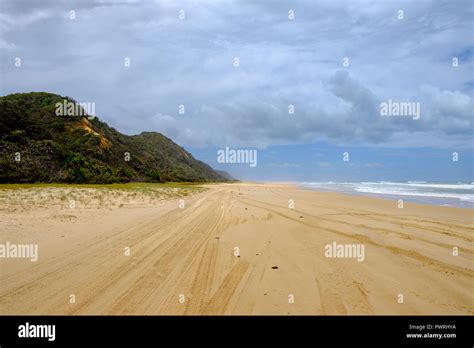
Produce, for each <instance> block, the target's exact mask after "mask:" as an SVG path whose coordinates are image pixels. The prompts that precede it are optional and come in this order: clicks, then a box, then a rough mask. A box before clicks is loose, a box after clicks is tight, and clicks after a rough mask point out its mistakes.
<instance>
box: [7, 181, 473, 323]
mask: <svg viewBox="0 0 474 348" xmlns="http://www.w3.org/2000/svg"><path fill="white" fill-rule="evenodd" d="M207 188H208V190H206V191H204V192H198V193H196V194H193V195H190V196H186V197H184V196H183V197H179V196H180V195H179V194H176V195H171V196H170V195H167V196H168V197H169V198H168V199H166V200H165V199H164V198H163V197H162V198H161V199H147V200H146V199H144V198H143V197H140V196H138V197H137V196H134V197H132V198H133V200H130V199H125V198H123V197H122V198H120V197H121V196H120V194H119V195H117V194H116V193H114V192H112V193H111V194H109V195H108V196H107V195H106V196H105V197H103V199H102V202H101V203H100V204H97V205H94V202H93V199H92V198H91V199H89V198H88V197H87V196H88V195H92V196H94V194H93V192H88V191H87V190H86V191H84V192H83V196H81V197H82V198H83V200H80V201H79V203H78V204H76V207H74V208H69V207H68V205H67V204H62V205H61V204H59V203H60V202H61V200H62V201H64V199H62V198H61V200H60V201H59V203H58V201H57V200H56V198H55V197H56V196H57V194H58V192H56V191H55V192H54V194H55V195H56V196H54V195H53V194H51V192H49V193H48V192H47V191H46V193H45V195H44V198H43V199H39V200H38V199H37V201H39V202H40V203H41V204H40V205H38V204H34V201H32V199H26V198H25V197H24V192H25V191H22V190H21V189H17V190H11V191H12V192H8V191H3V195H2V199H1V200H0V228H1V234H0V243H5V242H6V241H9V242H10V243H21V244H25V243H26V244H27V243H37V244H38V246H39V260H38V261H37V262H31V261H30V260H28V259H4V258H3V259H0V267H1V268H0V314H285V315H286V314H472V313H474V306H473V280H474V278H473V276H474V271H473V244H472V242H473V231H474V224H473V210H469V209H460V208H450V207H435V206H426V205H417V204H411V203H405V205H404V208H403V209H399V208H398V207H397V202H396V201H388V200H382V199H375V198H368V197H357V196H347V195H342V194H337V193H321V192H315V191H306V190H301V189H298V188H294V187H291V186H287V185H277V184H244V183H242V184H222V185H209V186H207ZM40 190H46V189H40ZM56 190H59V191H61V190H64V191H66V189H61V188H58V189H56ZM29 192H30V194H31V195H34V197H36V198H37V197H39V196H38V194H39V193H38V192H33V193H32V191H29ZM61 192H62V191H61ZM61 192H59V193H61ZM63 193H64V192H63ZM68 194H70V192H69V193H68V192H66V197H69V196H68ZM15 195H16V196H15ZM53 196H54V197H53ZM118 196H119V197H118ZM165 196H166V195H165ZM30 198H32V197H30ZM180 198H182V199H184V203H185V206H184V208H180V207H179V199H180ZM290 199H291V200H293V201H294V204H295V205H294V208H293V209H291V208H289V200H290ZM104 200H105V202H104ZM53 202H55V204H53ZM84 202H88V203H90V204H85V203H84ZM63 203H64V202H63ZM66 203H67V198H66ZM121 204H122V206H121ZM333 242H336V243H338V244H351V243H356V244H362V245H364V247H365V258H364V260H363V261H362V262H358V261H357V260H356V259H354V258H327V257H325V246H326V245H327V244H331V243H333ZM127 247H129V248H130V256H127V255H125V252H124V250H125V248H127ZM453 247H458V248H459V255H458V256H454V255H453ZM235 248H238V252H239V253H237V252H236V250H237V249H235ZM237 254H240V257H239V256H237ZM275 267H277V268H275ZM399 294H402V295H403V303H399V302H398V299H399ZM71 295H74V296H75V303H70V299H71V298H72V297H71Z"/></svg>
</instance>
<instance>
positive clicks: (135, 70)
mask: <svg viewBox="0 0 474 348" xmlns="http://www.w3.org/2000/svg"><path fill="white" fill-rule="evenodd" d="M2 7H3V13H2V14H1V17H0V23H1V24H0V54H1V55H2V57H3V59H2V61H1V66H0V73H1V74H2V77H3V84H1V85H0V92H1V94H8V93H13V92H19V91H24V92H29V91H50V92H54V93H59V94H62V95H69V96H72V97H74V98H75V99H77V100H79V101H94V102H95V103H96V106H97V113H98V114H99V117H101V118H102V119H104V120H105V121H107V122H109V123H110V124H112V125H113V126H114V127H116V128H117V129H119V130H120V131H123V132H126V133H129V134H133V133H139V132H141V131H151V130H156V131H161V132H163V133H164V134H165V135H167V136H169V137H170V138H172V139H173V140H175V141H177V142H178V143H180V144H182V145H185V146H192V147H212V146H217V147H225V146H231V147H235V146H240V147H258V148H265V147H268V146H271V145H284V144H302V143H312V142H316V141H326V142H328V143H332V144H340V145H345V144H351V145H354V146H356V145H361V146H380V145H384V146H395V147H407V146H420V147H426V146H435V147H453V146H456V147H469V146H471V145H472V128H473V127H472V126H473V125H472V119H473V117H472V116H473V115H472V110H473V86H474V83H473V79H472V71H473V69H474V63H473V55H472V52H473V50H474V41H473V38H472V35H471V34H472V15H473V4H472V2H470V1H456V2H452V1H438V2H437V3H436V6H434V5H432V4H431V3H430V2H412V1H401V2H400V1H384V2H380V1H367V2H365V3H364V6H359V5H358V4H357V3H354V2H352V1H335V2H330V1H327V2H326V1H324V2H319V1H318V2H311V1H292V2H291V3H288V2H286V1H275V2H272V3H271V4H270V3H269V2H267V1H239V2H228V3H225V4H224V3H223V2H215V1H187V2H184V3H178V2H172V1H156V2H151V1H121V2H104V1H86V2H82V1H77V2H70V1H42V2H36V1H31V2H29V1H13V0H12V1H4V2H3V3H2ZM290 9H292V10H294V11H295V19H293V20H289V19H288V11H289V10H290ZM399 9H403V11H404V19H403V20H398V19H397V11H398V10H399ZM71 10H74V11H76V18H75V19H74V20H71V19H69V11H71ZM180 11H184V12H183V13H184V14H185V19H184V20H180V19H179V14H180V13H181V12H180ZM15 57H21V58H22V62H23V63H22V67H21V68H17V67H15V66H14V64H13V62H14V59H15ZM126 57H129V58H130V61H131V65H130V67H125V66H124V64H123V62H124V58H126ZM235 57H238V58H239V61H240V66H239V67H234V66H233V61H234V58H235ZM344 57H348V58H349V66H346V67H344V66H343V64H342V60H343V58H344ZM453 57H458V59H459V66H458V67H453V66H452V64H451V63H452V58H453ZM388 99H392V100H395V101H397V100H398V101H413V102H419V103H420V104H421V110H422V115H421V118H420V119H419V120H412V119H403V118H393V119H391V118H383V117H380V115H379V105H380V103H381V102H382V101H386V100H388ZM180 105H184V106H185V110H186V111H185V113H184V114H181V113H179V106H180ZM289 105H293V106H294V113H293V114H291V113H289V112H288V110H289Z"/></svg>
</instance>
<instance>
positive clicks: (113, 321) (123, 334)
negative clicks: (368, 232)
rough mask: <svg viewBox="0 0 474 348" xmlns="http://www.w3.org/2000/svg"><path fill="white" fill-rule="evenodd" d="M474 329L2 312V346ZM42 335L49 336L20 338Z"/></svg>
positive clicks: (270, 340) (430, 336)
mask: <svg viewBox="0 0 474 348" xmlns="http://www.w3.org/2000/svg"><path fill="white" fill-rule="evenodd" d="M27 323H28V324H27ZM39 325H41V326H39ZM43 325H55V327H54V340H52V338H53V337H52V327H46V326H43ZM473 328H474V325H473V317H472V316H219V317H217V316H0V346H1V347H2V348H8V347H10V346H17V345H21V346H25V345H34V346H39V345H41V346H54V345H58V344H61V345H64V344H100V345H104V344H114V345H118V344H121V345H123V344H125V345H130V346H136V345H138V344H154V345H157V344H166V345H168V344H193V345H196V344H220V345H224V344H231V343H233V344H249V343H253V344H286V345H295V344H312V345H314V344H325V345H332V344H335V345H354V344H355V345H361V344H363V345H366V344H389V345H400V344H408V345H416V346H419V345H425V346H435V345H446V346H450V347H452V346H458V345H463V346H464V345H465V346H470V347H472V343H473V342H474V339H473V333H472V331H473V330H472V329H473ZM48 330H49V331H48ZM20 331H21V333H20ZM26 331H28V333H26ZM48 332H49V335H48ZM40 334H41V335H42V336H46V337H19V336H21V335H23V336H25V335H27V336H31V335H33V336H35V335H40ZM409 335H410V336H409Z"/></svg>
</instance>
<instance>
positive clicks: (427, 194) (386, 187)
mask: <svg viewBox="0 0 474 348" xmlns="http://www.w3.org/2000/svg"><path fill="white" fill-rule="evenodd" d="M298 186H302V187H305V188H309V189H314V190H321V191H335V192H343V193H348V194H355V195H365V196H372V197H381V198H386V199H393V200H399V199H403V200H404V201H409V202H416V203H422V204H431V205H439V206H454V207H462V208H474V183H472V182H471V183H440V182H426V181H408V182H390V181H380V182H345V183H342V182H332V181H329V182H300V183H298Z"/></svg>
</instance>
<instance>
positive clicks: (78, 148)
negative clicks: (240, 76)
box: [0, 92, 229, 184]
mask: <svg viewBox="0 0 474 348" xmlns="http://www.w3.org/2000/svg"><path fill="white" fill-rule="evenodd" d="M63 100H67V101H72V102H74V100H73V99H71V98H69V97H61V96H59V95H55V94H50V93H42V92H40V93H17V94H11V95H8V96H5V97H0V129H1V133H0V183H39V182H42V183H76V184H113V183H127V182H157V183H160V182H161V183H162V182H169V181H175V182H215V181H228V180H229V176H228V174H227V175H226V173H225V174H224V173H221V172H217V171H214V170H213V169H212V168H211V167H210V166H208V165H207V164H205V163H203V162H200V161H198V160H196V159H195V158H194V157H193V156H192V155H191V154H190V153H189V152H187V151H186V150H184V149H183V148H182V147H180V146H178V145H177V144H175V143H174V142H172V141H171V140H170V139H168V138H167V137H165V136H164V135H162V134H160V133H155V132H144V133H141V134H139V135H134V136H127V135H125V134H122V133H120V132H118V131H116V130H115V129H114V128H111V127H109V126H108V125H107V124H106V123H104V122H101V121H100V120H99V119H98V118H94V119H88V118H87V117H80V116H57V115H56V113H55V111H56V106H55V105H56V103H62V102H63ZM18 154H19V155H20V156H21V160H20V161H17V160H16V158H15V157H16V156H18ZM127 154H129V156H130V158H129V160H127V159H128V158H127V156H128V155H127Z"/></svg>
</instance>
